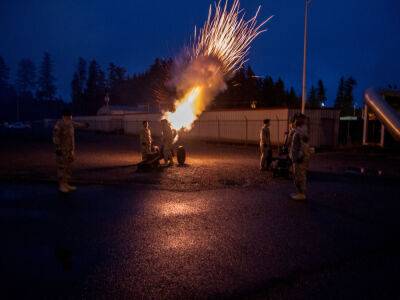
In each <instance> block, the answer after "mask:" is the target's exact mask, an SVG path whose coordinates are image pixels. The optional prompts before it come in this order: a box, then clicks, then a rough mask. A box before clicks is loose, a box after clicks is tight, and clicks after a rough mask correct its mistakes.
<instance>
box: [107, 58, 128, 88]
mask: <svg viewBox="0 0 400 300" xmlns="http://www.w3.org/2000/svg"><path fill="white" fill-rule="evenodd" d="M125 77H126V70H125V69H124V68H123V67H119V66H116V65H115V64H113V63H110V64H109V65H108V78H107V87H108V89H109V91H110V93H113V92H114V91H115V90H116V89H117V88H118V85H119V84H121V83H122V81H124V80H125Z"/></svg>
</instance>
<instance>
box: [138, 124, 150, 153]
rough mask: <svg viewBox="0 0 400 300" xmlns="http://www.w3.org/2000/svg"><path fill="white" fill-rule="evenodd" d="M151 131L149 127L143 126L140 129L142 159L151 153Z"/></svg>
mask: <svg viewBox="0 0 400 300" xmlns="http://www.w3.org/2000/svg"><path fill="white" fill-rule="evenodd" d="M151 143H152V138H151V131H150V129H149V128H142V130H141V131H140V147H141V152H142V160H145V159H146V158H147V155H148V154H150V153H151Z"/></svg>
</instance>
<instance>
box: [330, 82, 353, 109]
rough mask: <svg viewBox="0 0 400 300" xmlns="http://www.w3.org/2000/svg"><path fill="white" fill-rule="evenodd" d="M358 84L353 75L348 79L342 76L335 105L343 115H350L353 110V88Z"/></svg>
mask: <svg viewBox="0 0 400 300" xmlns="http://www.w3.org/2000/svg"><path fill="white" fill-rule="evenodd" d="M356 84H357V82H356V80H355V79H354V78H353V77H349V78H347V79H346V80H345V79H344V78H343V77H341V78H340V81H339V87H338V91H337V94H336V100H335V107H336V108H339V109H340V111H341V114H342V115H349V114H352V112H353V105H354V96H353V90H354V86H355V85H356Z"/></svg>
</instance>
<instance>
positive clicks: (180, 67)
mask: <svg viewBox="0 0 400 300" xmlns="http://www.w3.org/2000/svg"><path fill="white" fill-rule="evenodd" d="M171 84H172V85H173V86H174V87H175V88H176V90H177V92H178V95H183V94H184V93H187V92H188V91H190V90H191V89H193V87H197V88H200V90H201V92H200V93H201V97H198V99H196V101H195V105H194V111H193V113H194V114H195V115H196V116H197V117H198V116H199V115H200V114H201V113H202V112H203V111H204V110H205V109H206V108H207V106H208V105H209V104H210V102H211V101H212V100H213V99H214V98H215V97H216V96H217V95H218V94H219V93H221V92H223V91H224V90H225V89H226V88H227V85H226V83H225V80H224V73H223V72H222V63H221V62H220V61H219V60H218V58H215V57H209V56H208V57H205V56H200V57H197V58H195V59H194V60H192V61H190V62H187V63H186V64H177V66H176V68H175V71H174V76H173V79H172V81H171ZM180 102H181V101H180V100H177V101H176V102H175V107H177V106H178V105H179V104H180Z"/></svg>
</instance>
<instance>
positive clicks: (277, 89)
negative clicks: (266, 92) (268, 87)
mask: <svg viewBox="0 0 400 300" xmlns="http://www.w3.org/2000/svg"><path fill="white" fill-rule="evenodd" d="M274 94H275V95H274V96H275V101H274V102H275V103H274V104H275V105H274V106H286V91H285V83H284V82H283V80H282V78H280V77H279V78H278V80H277V81H276V82H275V85H274Z"/></svg>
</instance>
